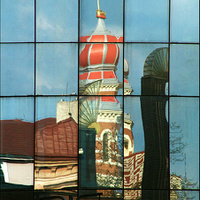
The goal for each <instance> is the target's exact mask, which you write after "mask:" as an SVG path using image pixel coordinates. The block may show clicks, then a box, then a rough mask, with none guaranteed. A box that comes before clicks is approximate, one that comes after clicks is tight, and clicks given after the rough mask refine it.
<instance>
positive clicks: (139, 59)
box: [124, 44, 168, 95]
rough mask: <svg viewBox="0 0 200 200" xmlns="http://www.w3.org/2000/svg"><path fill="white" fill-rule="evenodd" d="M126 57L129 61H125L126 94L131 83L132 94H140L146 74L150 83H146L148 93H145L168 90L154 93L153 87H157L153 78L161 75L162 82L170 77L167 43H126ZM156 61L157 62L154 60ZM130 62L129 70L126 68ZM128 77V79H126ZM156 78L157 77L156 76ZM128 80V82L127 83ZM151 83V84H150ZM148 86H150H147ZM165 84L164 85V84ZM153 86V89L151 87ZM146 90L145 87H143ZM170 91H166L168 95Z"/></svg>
mask: <svg viewBox="0 0 200 200" xmlns="http://www.w3.org/2000/svg"><path fill="white" fill-rule="evenodd" d="M124 50H125V52H124V57H125V59H126V60H127V61H125V62H124V70H125V71H124V75H126V76H128V79H127V78H126V77H125V83H124V91H125V94H126V88H127V89H128V86H127V84H129V85H130V86H131V87H132V89H133V92H132V93H131V94H132V95H140V94H141V90H142V86H141V84H142V83H141V77H142V76H146V77H148V78H149V79H150V80H152V81H150V82H149V84H148V85H146V86H145V87H146V90H148V91H149V92H148V94H147V93H146V94H145V95H150V94H151V95H163V94H165V93H166V92H165V91H163V92H162V93H155V94H153V89H154V88H155V87H154V86H153V85H152V84H153V79H154V78H155V77H157V78H158V77H160V82H161V80H163V78H165V79H168V76H167V75H168V73H167V70H168V50H167V45H164V44H162V45H160V44H125V49H124ZM154 61H155V62H154ZM127 62H128V70H127V68H126V65H127ZM126 79H127V80H126ZM155 79H156V78H155ZM167 81H168V80H167ZM126 82H128V83H127V84H126ZM165 82H166V81H165ZM150 83H151V84H150ZM147 86H148V87H149V88H147ZM163 86H164V85H163ZM150 88H151V89H150ZM143 90H144V88H143ZM167 94H168V93H166V95H167Z"/></svg>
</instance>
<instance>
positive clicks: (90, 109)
mask: <svg viewBox="0 0 200 200" xmlns="http://www.w3.org/2000/svg"><path fill="white" fill-rule="evenodd" d="M122 104H123V103H122V98H120V97H117V98H116V97H114V96H96V97H94V96H93V97H82V98H81V99H80V100H79V149H80V150H81V152H80V156H79V186H80V188H85V189H86V188H87V189H91V188H94V189H95V188H105V189H109V188H122V186H123V170H122V166H123V152H122V151H123V147H122V144H123V141H122V140H123V130H122V127H121V126H122V107H121V106H122ZM106 154H107V155H106Z"/></svg>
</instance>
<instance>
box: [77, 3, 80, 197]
mask: <svg viewBox="0 0 200 200" xmlns="http://www.w3.org/2000/svg"><path fill="white" fill-rule="evenodd" d="M77 14H78V53H77V56H78V66H77V76H78V98H77V100H78V149H77V151H78V174H77V184H78V194H77V195H78V196H79V194H80V192H79V188H80V186H79V183H80V181H79V177H80V165H79V145H80V143H79V137H80V135H79V131H80V130H79V48H80V0H78V13H77Z"/></svg>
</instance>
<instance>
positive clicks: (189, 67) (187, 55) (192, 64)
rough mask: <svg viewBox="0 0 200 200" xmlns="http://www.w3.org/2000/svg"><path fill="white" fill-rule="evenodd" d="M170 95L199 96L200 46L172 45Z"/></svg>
mask: <svg viewBox="0 0 200 200" xmlns="http://www.w3.org/2000/svg"><path fill="white" fill-rule="evenodd" d="M170 94H171V95H185V96H198V95H199V45H189V44H188V45H184V44H183V45H181V44H179V45H176V44H175V45H171V47H170Z"/></svg>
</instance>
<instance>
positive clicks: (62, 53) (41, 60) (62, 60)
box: [36, 44, 78, 95]
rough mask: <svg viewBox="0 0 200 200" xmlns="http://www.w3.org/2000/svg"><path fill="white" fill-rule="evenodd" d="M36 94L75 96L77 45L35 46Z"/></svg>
mask: <svg viewBox="0 0 200 200" xmlns="http://www.w3.org/2000/svg"><path fill="white" fill-rule="evenodd" d="M36 52H37V55H36V59H37V60H36V84H37V86H36V93H37V94H40V95H44V94H50V95H52V94H60V95H61V94H73V95H74V94H77V93H78V92H77V87H78V75H77V73H78V69H77V66H78V57H77V54H78V44H37V51H36Z"/></svg>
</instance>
